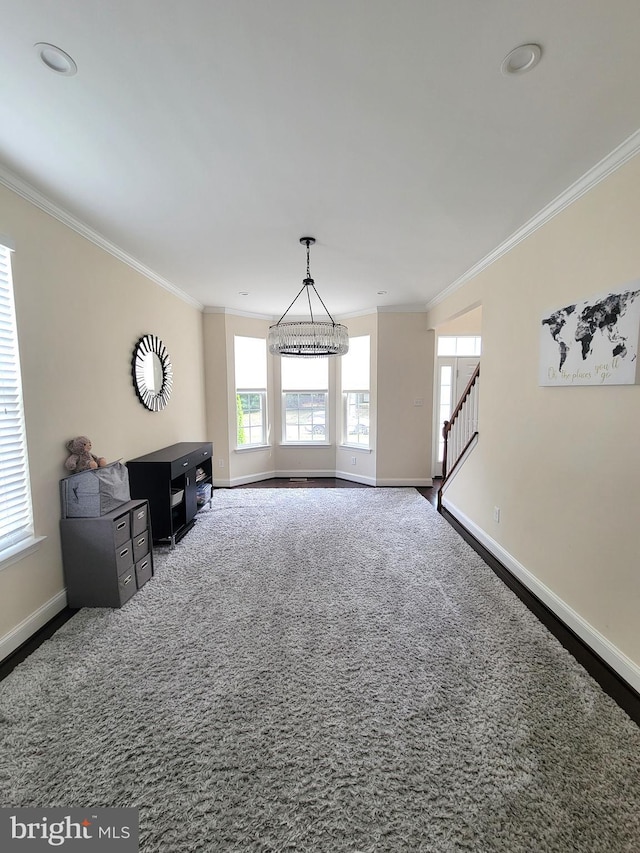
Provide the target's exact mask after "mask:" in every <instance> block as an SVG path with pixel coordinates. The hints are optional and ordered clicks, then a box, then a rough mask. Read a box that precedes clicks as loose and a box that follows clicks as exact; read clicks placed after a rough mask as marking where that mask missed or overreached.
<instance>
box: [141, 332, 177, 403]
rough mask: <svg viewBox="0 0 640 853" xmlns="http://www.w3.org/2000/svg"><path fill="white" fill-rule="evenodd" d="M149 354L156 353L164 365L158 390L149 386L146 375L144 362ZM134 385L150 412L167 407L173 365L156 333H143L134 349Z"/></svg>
mask: <svg viewBox="0 0 640 853" xmlns="http://www.w3.org/2000/svg"><path fill="white" fill-rule="evenodd" d="M148 355H156V356H158V358H159V359H160V364H161V366H162V386H161V388H160V390H159V391H158V392H155V391H153V390H152V389H151V388H149V387H148V385H147V383H146V380H145V375H144V363H145V359H146V357H147V356H148ZM131 373H132V377H133V387H134V388H135V389H136V394H137V395H138V399H139V400H140V402H141V403H142V405H143V406H144V407H145V409H149V411H150V412H160V411H162V409H164V408H165V406H166V405H167V403H168V402H169V397H170V396H171V389H172V388H173V367H172V365H171V358H170V357H169V353H168V352H167V348H166V347H165V345H164V344H163V343H162V341H161V340H160V338H158V337H156V336H155V335H143V336H142V337H141V338H140V340H139V341H138V342H137V344H136V345H135V347H134V350H133V359H132V361H131Z"/></svg>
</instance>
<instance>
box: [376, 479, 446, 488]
mask: <svg viewBox="0 0 640 853" xmlns="http://www.w3.org/2000/svg"><path fill="white" fill-rule="evenodd" d="M376 486H379V487H381V488H401V487H404V488H411V487H413V488H415V489H425V488H429V486H433V478H432V477H403V478H400V479H397V478H390V479H382V478H380V477H378V479H377V480H376Z"/></svg>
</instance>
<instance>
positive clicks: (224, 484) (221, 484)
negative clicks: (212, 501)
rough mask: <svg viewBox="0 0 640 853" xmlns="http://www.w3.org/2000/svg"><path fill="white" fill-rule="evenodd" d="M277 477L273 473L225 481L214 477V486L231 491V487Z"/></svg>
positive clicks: (264, 472)
mask: <svg viewBox="0 0 640 853" xmlns="http://www.w3.org/2000/svg"><path fill="white" fill-rule="evenodd" d="M278 476H279V475H278V474H276V473H275V472H274V471H262V472H260V473H258V474H245V476H244V477H232V478H231V479H226V480H225V479H223V478H222V477H216V478H215V481H214V486H215V487H216V488H222V489H231V488H233V486H246V485H248V484H249V483H258V482H260V481H261V480H272V479H273V478H274V477H278Z"/></svg>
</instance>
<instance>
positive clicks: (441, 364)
mask: <svg viewBox="0 0 640 853" xmlns="http://www.w3.org/2000/svg"><path fill="white" fill-rule="evenodd" d="M479 361H480V359H479V358H476V357H475V356H471V357H468V358H447V357H445V356H439V357H438V359H437V362H438V386H437V400H436V412H437V415H438V419H437V422H436V426H435V431H434V442H433V443H434V460H433V471H434V476H435V477H441V476H442V456H443V452H444V439H443V437H442V428H443V426H444V422H445V421H448V420H449V418H450V417H451V414H452V412H453V410H454V409H455V407H456V406H457V405H458V401H459V400H460V397H461V396H462V393H463V391H464V389H465V388H466V387H467V385H468V384H469V380H470V379H471V377H472V376H473V371H474V370H475V369H476V367H477V366H478V363H479Z"/></svg>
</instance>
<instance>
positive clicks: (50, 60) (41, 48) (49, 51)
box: [34, 41, 78, 77]
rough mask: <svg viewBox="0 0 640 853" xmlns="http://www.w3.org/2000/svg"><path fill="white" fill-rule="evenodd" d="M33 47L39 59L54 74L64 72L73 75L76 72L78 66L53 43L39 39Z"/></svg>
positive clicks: (68, 75) (69, 75)
mask: <svg viewBox="0 0 640 853" xmlns="http://www.w3.org/2000/svg"><path fill="white" fill-rule="evenodd" d="M34 47H35V49H36V52H37V54H38V56H39V57H40V60H41V61H42V62H43V63H44V64H45V65H46V66H47V68H48V69H49V70H50V71H54V72H55V73H56V74H64V75H66V76H67V77H73V75H74V74H76V73H77V71H78V66H77V65H76V63H75V61H74V60H73V59H72V58H71V57H70V56H69V54H68V53H65V52H64V50H61V49H60V48H59V47H56V46H55V44H47V42H44V41H39V42H38V43H37V44H35V45H34Z"/></svg>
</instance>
